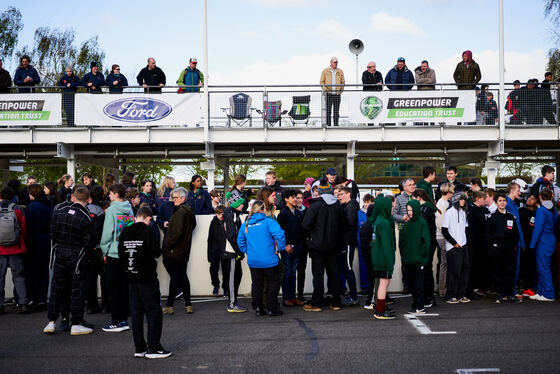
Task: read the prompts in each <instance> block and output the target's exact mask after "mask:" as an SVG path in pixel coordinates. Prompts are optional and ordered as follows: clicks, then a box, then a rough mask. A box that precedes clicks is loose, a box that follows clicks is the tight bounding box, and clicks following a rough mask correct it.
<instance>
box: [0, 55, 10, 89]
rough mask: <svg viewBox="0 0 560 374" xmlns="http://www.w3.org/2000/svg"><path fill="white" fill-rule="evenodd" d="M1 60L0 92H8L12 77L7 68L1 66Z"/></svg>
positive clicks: (0, 62)
mask: <svg viewBox="0 0 560 374" xmlns="http://www.w3.org/2000/svg"><path fill="white" fill-rule="evenodd" d="M2 64H3V62H2V60H0V93H9V92H10V86H11V85H12V77H10V73H9V72H8V70H6V69H4V68H3V67H2Z"/></svg>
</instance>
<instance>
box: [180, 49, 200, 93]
mask: <svg viewBox="0 0 560 374" xmlns="http://www.w3.org/2000/svg"><path fill="white" fill-rule="evenodd" d="M197 63H198V61H197V59H196V58H194V57H193V58H191V59H190V60H189V66H187V68H186V69H185V70H183V71H182V72H181V74H179V78H178V79H177V86H179V87H181V88H180V89H179V90H180V92H200V87H202V85H203V84H204V75H203V74H202V72H201V71H200V70H198V69H197V68H196V65H197Z"/></svg>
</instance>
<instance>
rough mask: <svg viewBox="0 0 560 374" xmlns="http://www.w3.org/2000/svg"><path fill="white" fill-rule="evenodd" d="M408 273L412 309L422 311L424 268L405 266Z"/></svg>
mask: <svg viewBox="0 0 560 374" xmlns="http://www.w3.org/2000/svg"><path fill="white" fill-rule="evenodd" d="M405 267H406V270H407V271H408V280H409V285H410V292H411V293H412V308H413V309H418V310H420V309H424V267H423V266H410V265H405Z"/></svg>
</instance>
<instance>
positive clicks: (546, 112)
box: [537, 72, 556, 125]
mask: <svg viewBox="0 0 560 374" xmlns="http://www.w3.org/2000/svg"><path fill="white" fill-rule="evenodd" d="M544 78H545V79H544V81H543V82H542V83H541V87H540V88H538V89H537V92H538V97H539V99H538V103H539V111H540V112H542V115H543V117H544V118H545V119H546V121H547V122H548V123H549V124H550V125H554V124H556V119H555V118H554V104H553V103H552V96H551V92H550V85H551V83H552V73H549V72H547V73H546V74H545V75H544Z"/></svg>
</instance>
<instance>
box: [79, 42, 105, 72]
mask: <svg viewBox="0 0 560 374" xmlns="http://www.w3.org/2000/svg"><path fill="white" fill-rule="evenodd" d="M104 60H105V52H104V51H103V50H102V49H101V47H100V46H99V39H98V37H97V36H94V37H93V38H90V39H88V40H86V41H85V42H82V44H81V45H80V49H79V52H78V58H77V59H76V61H75V63H74V69H75V74H77V75H78V76H80V77H82V76H83V75H84V74H85V73H87V72H89V70H90V67H89V66H90V65H89V64H90V63H91V61H95V62H97V66H99V70H100V71H101V70H102V67H103V61H104ZM105 75H107V69H105Z"/></svg>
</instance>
